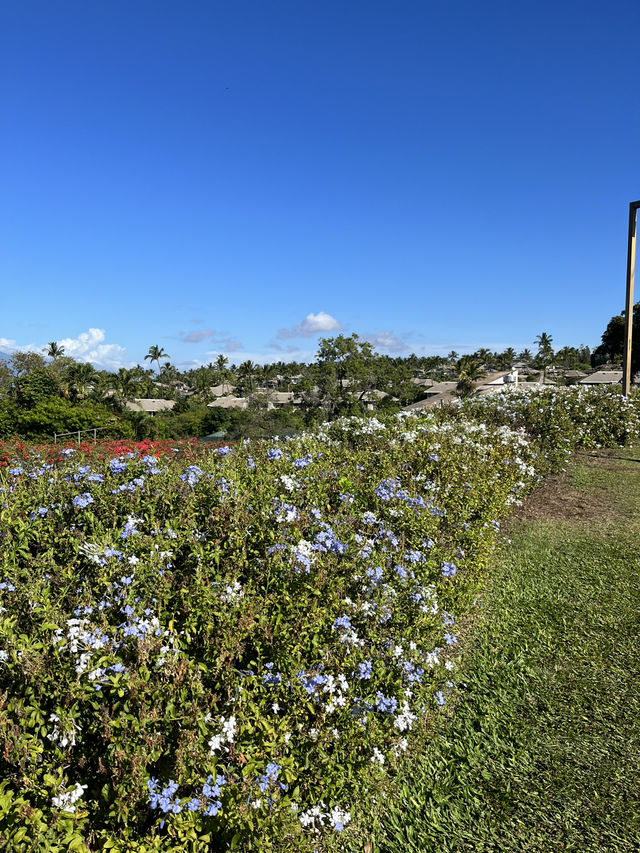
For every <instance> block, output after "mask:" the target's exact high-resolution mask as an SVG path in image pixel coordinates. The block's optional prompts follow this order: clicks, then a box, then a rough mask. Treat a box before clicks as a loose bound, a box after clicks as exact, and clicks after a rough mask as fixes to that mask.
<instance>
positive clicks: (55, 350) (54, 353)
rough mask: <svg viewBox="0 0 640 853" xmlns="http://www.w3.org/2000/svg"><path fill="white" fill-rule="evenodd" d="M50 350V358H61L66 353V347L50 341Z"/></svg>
mask: <svg viewBox="0 0 640 853" xmlns="http://www.w3.org/2000/svg"><path fill="white" fill-rule="evenodd" d="M47 346H48V347H49V349H48V350H47V355H48V356H49V358H53V359H56V358H59V357H60V356H61V355H62V354H63V353H64V347H63V346H60V344H57V343H56V342H55V341H49V343H48V344H47Z"/></svg>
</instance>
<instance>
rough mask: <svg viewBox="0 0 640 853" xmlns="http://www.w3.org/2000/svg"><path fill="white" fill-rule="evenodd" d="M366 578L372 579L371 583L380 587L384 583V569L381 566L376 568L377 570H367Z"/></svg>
mask: <svg viewBox="0 0 640 853" xmlns="http://www.w3.org/2000/svg"><path fill="white" fill-rule="evenodd" d="M365 574H366V576H367V577H368V578H370V579H371V583H372V584H373V585H374V586H378V585H379V584H381V583H382V575H383V572H382V569H381V568H380V566H376V567H375V568H371V569H367V570H366V572H365Z"/></svg>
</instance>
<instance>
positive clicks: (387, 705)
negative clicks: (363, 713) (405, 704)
mask: <svg viewBox="0 0 640 853" xmlns="http://www.w3.org/2000/svg"><path fill="white" fill-rule="evenodd" d="M376 699H377V701H376V708H377V709H378V711H382V712H383V713H384V714H395V711H396V708H397V707H398V700H397V699H396V698H394V697H393V696H389V697H387V696H385V695H384V694H383V693H381V692H380V691H378V692H377V693H376Z"/></svg>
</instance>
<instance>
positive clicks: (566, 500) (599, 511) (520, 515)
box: [512, 474, 613, 522]
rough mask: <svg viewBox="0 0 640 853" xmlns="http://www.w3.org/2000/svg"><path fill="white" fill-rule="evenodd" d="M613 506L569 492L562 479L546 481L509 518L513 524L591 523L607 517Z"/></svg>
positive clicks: (585, 493) (572, 491) (564, 480)
mask: <svg viewBox="0 0 640 853" xmlns="http://www.w3.org/2000/svg"><path fill="white" fill-rule="evenodd" d="M612 509H613V504H612V503H611V502H610V501H609V500H607V499H605V498H604V497H598V496H597V495H594V494H593V493H591V492H582V491H578V490H576V489H572V488H571V486H570V485H569V482H568V480H567V477H566V475H564V474H562V475H560V476H556V477H548V478H547V479H546V480H545V481H544V483H543V484H542V485H541V486H540V488H538V489H536V491H535V492H533V494H531V495H529V497H528V498H527V499H526V500H525V501H524V503H523V504H522V506H521V507H519V509H518V510H517V511H516V512H515V513H514V514H513V516H512V518H513V519H514V520H515V521H578V522H580V521H582V522H588V521H594V520H597V519H604V518H607V517H610V516H611V512H612Z"/></svg>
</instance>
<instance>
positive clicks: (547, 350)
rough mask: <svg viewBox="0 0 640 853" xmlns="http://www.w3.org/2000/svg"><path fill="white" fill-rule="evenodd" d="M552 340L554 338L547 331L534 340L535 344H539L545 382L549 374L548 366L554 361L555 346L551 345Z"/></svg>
mask: <svg viewBox="0 0 640 853" xmlns="http://www.w3.org/2000/svg"><path fill="white" fill-rule="evenodd" d="M552 342H553V338H552V337H551V335H548V334H547V333H546V332H542V333H541V334H539V335H538V337H537V338H536V339H535V341H534V344H537V345H538V360H539V361H540V362H541V364H542V381H543V383H544V380H545V379H546V376H547V366H548V365H549V364H551V362H552V361H553V347H552V346H551V343H552Z"/></svg>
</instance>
